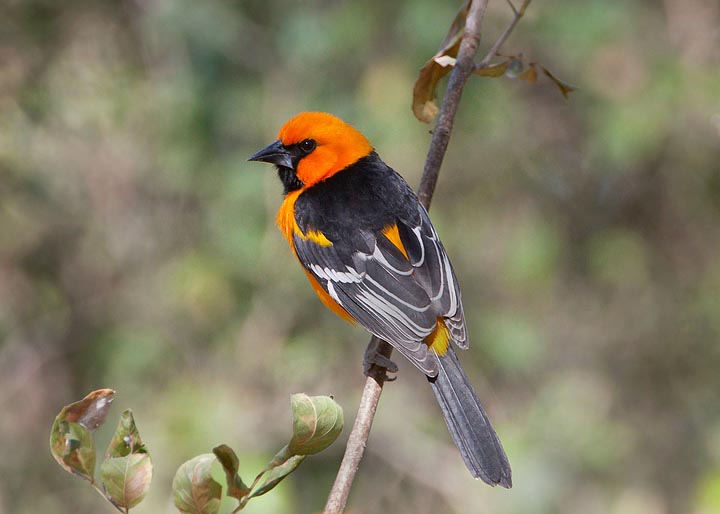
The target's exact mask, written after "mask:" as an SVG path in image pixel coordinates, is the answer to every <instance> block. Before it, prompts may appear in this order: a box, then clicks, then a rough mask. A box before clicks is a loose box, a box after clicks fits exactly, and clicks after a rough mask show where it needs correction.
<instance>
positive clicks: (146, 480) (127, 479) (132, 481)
mask: <svg viewBox="0 0 720 514" xmlns="http://www.w3.org/2000/svg"><path fill="white" fill-rule="evenodd" d="M152 475H153V465H152V461H151V460H150V455H149V454H148V451H147V448H146V447H145V445H143V443H142V440H141V439H140V433H139V432H138V430H137V426H136V425H135V420H134V419H133V415H132V411H131V410H129V409H128V410H126V411H125V412H123V413H122V416H120V422H119V423H118V427H117V429H116V430H115V434H114V435H113V438H112V439H111V440H110V444H109V445H108V449H107V451H106V452H105V461H104V462H103V463H102V465H101V466H100V479H101V480H102V483H103V488H104V489H105V493H106V496H107V498H108V499H109V500H110V501H111V502H112V503H113V504H115V505H116V506H118V507H120V508H122V509H126V510H127V509H130V508H132V507H134V506H135V505H137V504H138V503H140V502H141V501H142V499H143V498H144V497H145V495H146V494H147V492H148V489H149V488H150V482H151V481H152Z"/></svg>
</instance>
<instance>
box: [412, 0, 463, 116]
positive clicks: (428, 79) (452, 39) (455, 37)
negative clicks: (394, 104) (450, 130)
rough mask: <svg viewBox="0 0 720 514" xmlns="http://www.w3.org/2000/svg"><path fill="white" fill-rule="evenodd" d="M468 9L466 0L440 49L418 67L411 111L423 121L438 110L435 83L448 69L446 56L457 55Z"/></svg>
mask: <svg viewBox="0 0 720 514" xmlns="http://www.w3.org/2000/svg"><path fill="white" fill-rule="evenodd" d="M468 9H470V0H466V1H465V3H464V4H463V6H462V7H461V8H460V10H459V11H458V13H457V14H456V15H455V19H454V20H453V22H452V25H450V29H449V30H448V32H447V34H446V35H445V39H443V41H442V43H441V44H440V49H439V50H438V51H437V53H436V54H435V55H434V56H433V57H432V59H430V60H429V61H427V62H426V63H425V64H424V65H423V67H422V68H420V73H419V74H418V78H417V80H416V81H415V86H414V87H413V102H412V111H413V114H414V115H415V117H416V118H417V119H418V120H420V121H422V122H423V123H430V122H431V121H432V120H434V119H435V117H436V116H437V114H438V112H439V110H440V109H439V108H438V106H437V103H435V98H436V97H437V85H438V83H439V82H440V79H442V78H443V77H444V76H445V75H447V73H448V72H449V71H450V68H451V64H452V63H451V62H450V61H449V60H448V58H453V59H454V58H455V57H457V53H458V50H459V48H460V41H461V40H462V36H463V34H464V32H465V18H467V13H468Z"/></svg>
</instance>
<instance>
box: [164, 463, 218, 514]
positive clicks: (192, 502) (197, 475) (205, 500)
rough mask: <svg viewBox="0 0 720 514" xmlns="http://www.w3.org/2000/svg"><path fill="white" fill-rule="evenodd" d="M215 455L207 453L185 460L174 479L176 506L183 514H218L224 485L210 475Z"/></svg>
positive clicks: (173, 487)
mask: <svg viewBox="0 0 720 514" xmlns="http://www.w3.org/2000/svg"><path fill="white" fill-rule="evenodd" d="M215 460H216V459H215V455H213V454H212V453H205V454H203V455H198V456H197V457H195V458H193V459H190V460H189V461H187V462H185V463H184V464H183V465H182V466H180V468H178V470H177V473H175V478H174V479H173V484H172V489H173V495H174V497H175V507H177V509H178V510H179V511H180V512H181V513H182V514H216V513H217V512H218V511H219V510H220V494H221V493H222V486H221V485H220V484H219V483H217V482H216V481H215V480H213V478H212V477H211V476H210V470H211V467H212V465H213V463H214V462H215Z"/></svg>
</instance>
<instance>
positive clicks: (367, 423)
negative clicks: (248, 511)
mask: <svg viewBox="0 0 720 514" xmlns="http://www.w3.org/2000/svg"><path fill="white" fill-rule="evenodd" d="M488 1H489V0H473V1H472V4H471V5H470V9H469V11H468V15H467V18H466V21H465V33H464V34H463V38H462V41H461V43H460V49H459V50H458V54H457V60H456V62H455V66H454V68H453V70H452V72H451V74H450V79H449V80H448V84H447V88H446V89H445V97H444V98H443V102H442V106H441V108H440V113H439V116H438V120H437V124H436V126H435V130H434V131H433V136H432V140H431V142H430V148H429V150H428V154H427V158H426V159H425V167H424V169H423V174H422V177H421V179H420V186H419V188H418V193H417V194H418V198H419V200H420V202H421V203H422V204H423V205H424V206H425V208H426V209H429V208H430V203H431V201H432V196H433V193H434V192H435V185H436V184H437V180H438V176H439V174H440V166H441V165H442V161H443V158H444V157H445V152H446V151H447V146H448V142H449V141H450V133H451V132H452V127H453V122H454V120H455V114H456V113H457V109H458V106H459V104H460V98H461V96H462V91H463V88H464V87H465V82H466V81H467V79H468V78H469V77H470V75H471V74H472V72H473V69H474V68H475V65H474V62H473V60H474V58H475V54H477V50H478V46H479V44H480V33H481V31H480V28H481V26H482V21H483V18H484V17H485V11H486V9H487V4H488ZM371 345H375V346H376V349H377V351H378V352H379V353H380V354H381V355H383V356H385V357H390V355H391V354H392V347H391V346H390V345H389V344H388V343H386V342H385V341H382V340H380V339H378V338H377V337H374V336H373V337H372V339H371V340H370V343H369V346H371ZM386 371H387V370H386V369H385V368H383V367H381V366H377V365H374V366H372V368H371V369H370V372H369V373H368V377H367V379H366V381H365V388H364V389H363V394H362V398H361V399H360V406H359V408H358V413H357V416H356V418H355V423H354V424H353V428H352V431H351V432H350V437H349V439H348V443H347V446H346V448H345V455H344V456H343V460H342V463H341V464H340V469H339V471H338V474H337V476H336V477H335V483H334V484H333V487H332V489H331V490H330V495H329V497H328V500H327V504H326V505H325V510H324V511H323V513H324V514H340V513H342V512H343V511H344V510H345V506H346V505H347V500H348V496H349V495H350V488H351V486H352V483H353V480H354V478H355V473H356V472H357V469H358V467H359V466H360V461H361V460H362V456H363V453H364V451H365V446H366V444H367V440H368V437H369V436H370V429H371V427H372V422H373V419H374V417H375V411H376V410H377V405H378V402H379V400H380V395H381V394H382V388H383V384H384V383H385V381H386V380H387V379H388V377H387V375H386Z"/></svg>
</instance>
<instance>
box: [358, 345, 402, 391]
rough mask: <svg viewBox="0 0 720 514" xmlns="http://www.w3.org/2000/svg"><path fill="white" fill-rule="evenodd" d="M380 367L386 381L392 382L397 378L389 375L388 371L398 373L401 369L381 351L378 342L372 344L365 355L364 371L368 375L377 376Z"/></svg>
mask: <svg viewBox="0 0 720 514" xmlns="http://www.w3.org/2000/svg"><path fill="white" fill-rule="evenodd" d="M378 368H380V372H381V373H382V375H384V376H383V379H384V380H385V381H386V382H392V381H393V380H395V379H396V378H397V377H391V376H388V375H387V373H397V372H398V371H399V368H398V365H397V364H395V362H393V361H392V359H390V358H389V357H386V356H385V355H383V354H382V353H380V352H379V351H378V348H377V345H376V344H370V345H368V347H367V350H365V355H364V356H363V373H364V374H365V376H366V377H369V376H375V375H376V374H377V372H378Z"/></svg>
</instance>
